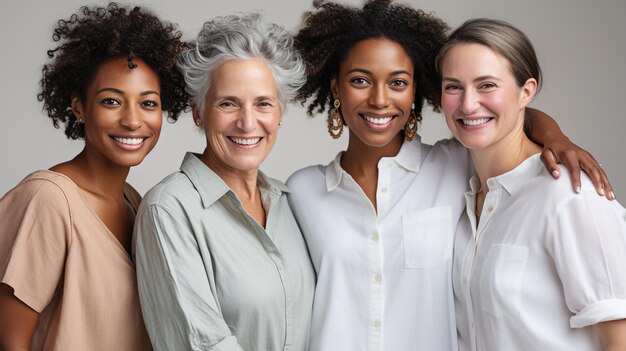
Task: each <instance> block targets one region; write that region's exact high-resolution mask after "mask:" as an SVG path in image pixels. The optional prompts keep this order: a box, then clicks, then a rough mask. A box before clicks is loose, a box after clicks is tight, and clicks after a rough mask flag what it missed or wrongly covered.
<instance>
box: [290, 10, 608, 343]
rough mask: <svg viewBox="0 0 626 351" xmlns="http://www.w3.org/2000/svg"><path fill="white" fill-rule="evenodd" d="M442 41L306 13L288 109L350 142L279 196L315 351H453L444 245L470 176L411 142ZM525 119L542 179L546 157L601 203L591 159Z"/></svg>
mask: <svg viewBox="0 0 626 351" xmlns="http://www.w3.org/2000/svg"><path fill="white" fill-rule="evenodd" d="M447 30H448V26H447V25H446V24H445V23H444V22H442V21H441V20H440V19H438V18H436V17H434V16H432V15H430V14H427V13H424V12H423V11H421V10H416V9H413V8H410V7H407V6H403V5H395V4H392V3H391V1H390V0H373V1H368V2H367V3H366V4H365V5H364V6H363V8H362V9H359V8H354V7H350V6H347V5H342V4H337V3H333V2H323V1H315V2H314V10H313V11H311V12H308V13H306V14H305V16H304V23H303V26H302V28H301V29H300V31H299V33H298V35H297V36H296V40H297V43H298V45H299V47H300V49H301V51H302V53H303V55H304V58H305V60H306V61H307V62H308V63H309V67H308V72H307V82H306V84H305V85H304V87H303V88H302V89H301V90H300V94H299V95H298V97H297V98H298V100H300V101H301V102H302V103H303V104H304V103H306V102H307V101H309V102H308V112H309V114H313V113H322V112H324V111H325V110H326V109H329V110H330V111H331V112H330V116H329V117H328V120H327V123H328V131H329V133H330V135H331V137H333V138H339V137H340V136H341V134H342V132H343V131H344V129H345V128H347V129H348V133H347V134H349V141H348V147H347V150H346V151H344V152H341V153H340V154H339V155H337V157H336V158H335V159H334V160H333V161H332V162H331V163H330V164H329V165H328V166H313V167H308V168H305V169H302V170H300V171H298V172H296V173H295V174H294V175H292V176H291V177H290V179H289V180H288V182H287V184H288V186H289V188H290V189H291V190H292V192H291V193H290V204H291V205H292V210H293V212H294V214H295V215H296V218H297V220H298V223H299V225H300V227H301V230H302V232H303V234H304V236H305V239H306V241H307V244H308V248H309V250H310V254H311V259H312V261H313V264H314V266H315V269H316V271H317V278H318V279H317V285H316V291H315V297H314V306H313V314H312V322H311V327H312V329H311V339H310V340H311V343H310V349H311V350H313V351H317V350H394V351H402V350H453V349H456V345H457V341H456V327H455V318H454V312H455V311H454V301H453V292H452V285H451V271H452V243H453V235H454V232H455V228H456V225H457V222H458V220H459V218H460V217H461V214H462V212H463V211H464V210H465V202H464V200H463V193H464V192H465V191H466V190H467V179H469V176H470V175H471V172H472V169H471V162H470V158H469V155H468V153H467V151H466V150H465V149H464V148H463V147H462V146H461V145H460V144H459V143H458V142H457V141H455V140H443V141H440V142H437V143H436V144H435V145H433V146H431V145H425V144H422V143H421V141H420V137H419V135H417V128H418V125H419V122H420V120H421V111H422V108H423V105H424V101H426V102H427V103H428V104H430V105H432V106H433V107H434V108H435V109H437V108H438V107H439V105H440V103H439V98H440V90H439V87H440V81H439V77H438V75H437V73H436V71H435V65H434V63H435V57H436V55H437V53H438V51H439V49H440V47H441V46H442V44H443V43H444V41H445V39H446V31H447ZM527 113H528V114H529V115H530V116H531V119H532V120H533V122H535V124H536V125H535V128H532V131H531V132H532V133H531V136H532V137H533V138H534V139H535V140H538V141H539V142H542V144H544V145H547V146H546V148H545V150H546V151H544V157H545V158H546V159H547V160H549V161H546V165H547V166H546V167H547V168H548V169H549V170H555V171H556V170H557V169H558V168H557V166H556V163H555V162H554V157H551V152H550V150H552V151H553V152H554V153H555V154H556V155H558V156H559V158H560V159H563V157H562V155H564V154H570V153H571V154H572V155H573V157H571V160H570V164H569V166H568V167H569V168H570V169H572V168H578V167H581V168H583V169H586V170H587V171H588V173H589V174H590V175H591V177H592V178H593V179H594V180H595V181H596V187H597V189H600V188H601V187H602V186H605V187H606V190H607V194H611V193H610V188H609V185H608V180H607V179H606V176H605V175H604V173H603V172H602V171H601V169H600V167H599V166H598V164H597V163H596V162H595V160H593V158H592V157H590V156H588V154H587V153H586V152H584V151H582V150H580V149H578V148H577V147H576V146H575V145H573V144H571V143H570V142H569V141H568V139H567V138H565V137H564V136H563V135H562V134H561V133H560V131H559V129H558V126H556V124H554V122H552V121H551V120H550V119H549V118H547V117H546V116H544V115H543V114H542V113H541V112H539V111H536V110H529V111H527ZM566 160H567V159H566ZM554 176H558V173H555V174H554ZM573 183H574V187H575V188H578V186H579V184H580V183H579V178H576V179H575V180H574V181H573ZM610 197H612V196H610Z"/></svg>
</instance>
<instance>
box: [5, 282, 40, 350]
mask: <svg viewBox="0 0 626 351" xmlns="http://www.w3.org/2000/svg"><path fill="white" fill-rule="evenodd" d="M38 318H39V313H37V312H36V311H35V310H33V309H31V308H30V307H28V306H27V305H26V304H25V303H23V302H22V301H21V300H20V299H18V298H17V297H15V295H13V288H11V287H10V286H8V285H6V284H0V350H5V351H14V350H15V351H18V350H24V351H28V350H29V349H30V340H31V338H32V337H33V333H34V332H35V327H36V326H37V319H38Z"/></svg>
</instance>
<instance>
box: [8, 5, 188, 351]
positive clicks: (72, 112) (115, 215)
mask: <svg viewBox="0 0 626 351" xmlns="http://www.w3.org/2000/svg"><path fill="white" fill-rule="evenodd" d="M180 37H181V33H180V31H178V30H177V29H176V27H175V25H173V24H171V23H168V22H163V21H161V20H160V19H159V18H158V17H156V16H155V15H154V14H152V13H151V12H149V11H147V10H145V9H141V8H139V7H135V8H125V7H120V6H118V5H117V4H115V3H111V4H109V5H108V6H107V7H104V8H102V7H99V8H89V7H82V8H81V9H80V10H79V11H78V12H77V13H76V14H74V15H72V16H71V17H70V18H69V19H67V20H59V21H58V23H57V26H56V28H55V30H54V34H53V40H54V41H55V42H58V44H59V45H58V46H57V47H56V48H55V49H53V50H50V51H48V56H49V58H50V61H49V62H48V63H47V64H46V65H45V66H44V67H43V70H42V74H43V78H42V79H41V82H40V84H41V90H40V93H39V95H38V99H39V100H40V101H42V102H43V105H44V110H45V111H46V112H47V114H48V116H49V117H50V118H51V119H52V123H53V125H54V126H55V127H56V128H59V126H60V125H64V127H65V134H66V135H67V137H68V138H70V139H84V143H85V146H84V148H83V150H82V151H81V152H80V153H79V154H78V155H77V156H76V157H74V158H73V159H71V160H69V161H67V162H64V163H61V164H58V165H55V166H53V167H52V168H50V169H49V170H41V171H36V172H34V173H32V174H30V175H29V176H27V177H26V178H25V179H24V180H23V181H22V182H20V183H19V184H18V185H17V186H16V187H15V188H14V189H12V190H10V191H9V192H8V193H7V194H6V195H5V196H4V197H3V198H2V199H1V200H0V218H2V222H1V224H0V279H1V280H0V349H3V350H17V349H20V350H26V349H31V350H41V349H45V350H52V349H54V350H146V349H151V346H150V342H149V339H148V336H147V333H146V331H145V327H144V324H143V321H142V318H141V311H140V307H139V298H138V294H137V283H136V278H135V268H134V263H133V261H132V259H131V253H130V248H131V238H132V229H133V223H134V218H135V212H136V210H137V206H138V205H139V202H140V200H141V198H140V196H139V194H138V193H137V192H136V191H135V190H134V189H133V188H132V187H131V186H130V185H128V184H126V182H125V181H126V177H127V175H128V172H129V170H130V168H131V167H132V166H135V165H138V164H139V163H141V161H142V160H143V159H144V157H145V156H146V155H147V154H148V153H149V152H150V151H151V150H152V148H153V147H154V145H155V144H156V142H157V140H158V138H159V133H160V130H161V124H162V119H163V115H162V113H163V112H165V111H166V112H167V113H168V116H169V118H170V119H172V120H176V119H177V117H178V116H179V114H180V113H181V112H182V111H183V110H185V108H186V107H187V104H188V102H187V101H188V99H187V95H186V93H185V90H184V79H183V78H182V76H181V74H180V73H179V71H178V70H177V68H176V65H175V61H176V55H177V54H178V53H179V52H180V51H182V50H183V49H185V47H186V45H185V44H184V43H183V42H182V41H181V40H180Z"/></svg>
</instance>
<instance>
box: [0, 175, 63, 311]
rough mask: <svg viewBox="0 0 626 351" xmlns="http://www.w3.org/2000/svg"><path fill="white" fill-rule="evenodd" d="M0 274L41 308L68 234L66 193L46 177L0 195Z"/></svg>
mask: <svg viewBox="0 0 626 351" xmlns="http://www.w3.org/2000/svg"><path fill="white" fill-rule="evenodd" d="M0 218H2V220H1V222H2V224H0V277H1V279H2V280H1V282H2V283H4V284H6V285H8V286H10V287H11V288H13V294H14V295H15V296H16V297H17V298H18V299H20V300H21V301H22V302H24V303H25V304H26V305H28V306H29V307H30V308H32V309H33V310H35V311H37V312H39V313H41V312H42V311H43V309H44V308H45V307H46V306H47V305H48V304H49V303H50V301H51V300H52V298H53V296H54V294H55V292H56V290H57V288H58V286H59V281H60V280H61V277H62V274H63V268H64V266H65V258H66V254H67V248H68V247H69V244H70V239H71V228H72V226H71V217H70V211H69V206H68V201H67V198H66V197H65V194H64V192H63V191H62V189H60V188H59V187H58V186H57V185H56V184H54V183H52V182H50V181H46V180H30V181H26V182H23V183H22V184H20V185H19V186H18V187H17V188H15V189H13V190H12V191H11V192H9V193H8V194H7V195H6V196H5V197H4V198H2V200H0Z"/></svg>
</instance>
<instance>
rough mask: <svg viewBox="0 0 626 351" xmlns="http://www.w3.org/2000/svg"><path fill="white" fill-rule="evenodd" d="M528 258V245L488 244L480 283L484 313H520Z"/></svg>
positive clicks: (480, 295) (498, 314)
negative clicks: (489, 245)
mask: <svg viewBox="0 0 626 351" xmlns="http://www.w3.org/2000/svg"><path fill="white" fill-rule="evenodd" d="M527 261H528V248H527V247H525V246H515V245H504V244H493V245H491V247H489V251H488V252H487V258H486V259H485V262H484V264H483V265H482V271H481V272H480V283H479V284H480V287H479V290H480V291H479V297H480V303H481V305H482V309H483V310H484V311H485V312H487V313H489V314H491V315H493V316H494V317H506V316H517V315H519V313H520V312H519V311H520V302H521V288H522V280H523V278H524V271H525V269H526V262H527Z"/></svg>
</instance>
